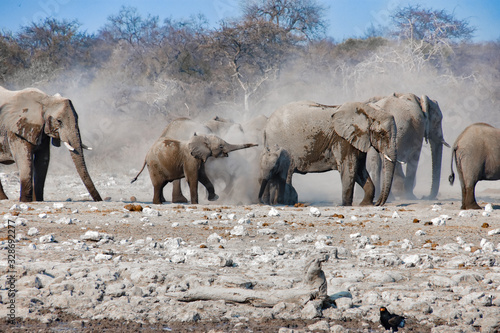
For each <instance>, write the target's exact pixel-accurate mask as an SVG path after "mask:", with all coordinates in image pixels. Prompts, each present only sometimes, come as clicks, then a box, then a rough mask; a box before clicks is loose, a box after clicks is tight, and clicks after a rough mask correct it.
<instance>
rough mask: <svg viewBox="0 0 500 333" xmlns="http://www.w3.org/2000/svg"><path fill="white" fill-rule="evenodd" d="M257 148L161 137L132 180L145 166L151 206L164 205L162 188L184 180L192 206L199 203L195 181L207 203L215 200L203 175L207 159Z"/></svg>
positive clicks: (194, 138)
mask: <svg viewBox="0 0 500 333" xmlns="http://www.w3.org/2000/svg"><path fill="white" fill-rule="evenodd" d="M253 146H256V145H255V144H252V143H248V144H240V145H233V144H229V143H227V142H226V141H224V140H222V139H221V138H219V137H217V136H215V135H212V134H210V135H197V134H196V133H195V134H194V135H193V136H192V137H191V139H189V140H188V141H179V140H173V139H170V138H165V137H160V138H159V139H158V140H157V141H156V142H155V143H154V144H153V146H152V147H151V148H150V149H149V151H148V153H147V154H146V158H145V161H144V164H143V166H142V169H141V170H140V171H139V173H138V174H137V176H135V178H134V179H132V183H133V182H134V181H136V180H137V178H138V177H139V175H140V174H141V173H142V171H143V170H144V168H145V167H146V166H147V167H148V171H149V176H150V178H151V182H152V183H153V188H154V195H153V203H154V204H161V203H163V202H165V201H166V200H165V197H164V196H163V188H164V187H165V185H167V184H168V183H169V182H171V181H173V180H176V179H181V178H184V177H186V179H187V181H188V184H189V190H190V194H191V203H192V204H197V203H198V180H199V181H200V182H201V183H202V184H203V185H204V186H205V187H206V188H207V190H208V193H209V196H208V199H209V200H216V199H217V195H216V194H215V190H214V186H213V184H212V182H211V181H210V180H209V179H208V177H207V175H206V172H205V163H206V161H207V159H208V158H209V157H210V156H213V157H215V158H218V157H227V156H228V153H230V152H232V151H235V150H239V149H245V148H249V147H253Z"/></svg>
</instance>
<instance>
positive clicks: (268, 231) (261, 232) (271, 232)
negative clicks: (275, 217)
mask: <svg viewBox="0 0 500 333" xmlns="http://www.w3.org/2000/svg"><path fill="white" fill-rule="evenodd" d="M257 233H258V234H259V235H275V234H277V231H276V230H274V229H270V228H264V229H259V230H257Z"/></svg>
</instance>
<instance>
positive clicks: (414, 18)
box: [392, 5, 476, 44]
mask: <svg viewBox="0 0 500 333" xmlns="http://www.w3.org/2000/svg"><path fill="white" fill-rule="evenodd" d="M392 20H393V22H394V25H395V31H394V35H395V36H397V37H399V38H401V39H408V40H413V41H414V40H423V41H425V42H427V43H430V44H437V43H440V42H443V41H444V40H448V41H463V40H470V39H471V38H472V36H473V34H474V32H475V31H476V28H475V27H472V26H471V25H470V24H469V21H468V20H467V19H463V20H459V19H457V18H456V17H455V15H453V14H451V13H448V12H447V11H446V10H444V9H441V10H432V9H426V8H422V7H421V6H420V5H415V6H412V5H409V6H407V7H404V8H400V9H398V10H396V12H395V13H394V14H392Z"/></svg>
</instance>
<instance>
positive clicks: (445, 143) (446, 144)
mask: <svg viewBox="0 0 500 333" xmlns="http://www.w3.org/2000/svg"><path fill="white" fill-rule="evenodd" d="M441 143H442V144H443V145H445V146H446V147H448V148H451V147H450V145H449V144H448V142H446V141H444V140H443V141H442V142H441Z"/></svg>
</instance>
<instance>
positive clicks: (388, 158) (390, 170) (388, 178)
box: [375, 152, 396, 206]
mask: <svg viewBox="0 0 500 333" xmlns="http://www.w3.org/2000/svg"><path fill="white" fill-rule="evenodd" d="M384 156H385V158H384V159H383V171H384V178H383V182H382V189H381V191H380V196H379V198H378V200H377V203H376V204H375V205H377V206H382V205H383V204H385V202H386V201H387V198H388V197H389V193H390V192H391V186H392V178H393V176H394V167H395V165H396V153H395V152H394V153H391V154H387V155H384Z"/></svg>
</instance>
